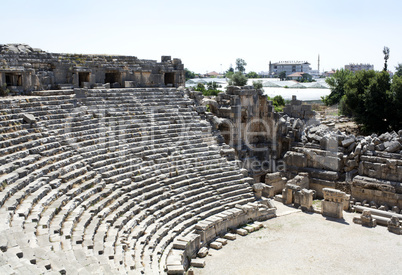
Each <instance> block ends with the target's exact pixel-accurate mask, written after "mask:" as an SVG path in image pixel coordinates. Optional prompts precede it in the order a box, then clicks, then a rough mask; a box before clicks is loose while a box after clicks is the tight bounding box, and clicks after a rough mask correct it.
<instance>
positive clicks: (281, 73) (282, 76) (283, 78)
mask: <svg viewBox="0 0 402 275" xmlns="http://www.w3.org/2000/svg"><path fill="white" fill-rule="evenodd" d="M278 76H279V79H280V80H281V81H282V80H285V79H286V72H285V71H282V72H280V73H279V75H278Z"/></svg>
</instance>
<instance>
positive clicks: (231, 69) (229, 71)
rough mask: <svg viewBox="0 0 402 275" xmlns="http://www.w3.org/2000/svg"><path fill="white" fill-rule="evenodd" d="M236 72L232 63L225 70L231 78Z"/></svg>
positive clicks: (226, 74) (226, 75)
mask: <svg viewBox="0 0 402 275" xmlns="http://www.w3.org/2000/svg"><path fill="white" fill-rule="evenodd" d="M233 74H234V69H233V67H232V65H230V67H229V69H228V70H227V71H226V72H225V77H227V78H230V77H231V76H232V75H233Z"/></svg>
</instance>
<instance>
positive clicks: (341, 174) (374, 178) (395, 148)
mask: <svg viewBox="0 0 402 275" xmlns="http://www.w3.org/2000/svg"><path fill="white" fill-rule="evenodd" d="M401 141H402V131H400V132H399V133H396V132H392V133H385V134H382V135H380V136H377V135H375V134H373V135H371V136H367V137H362V136H358V137H355V136H354V135H346V134H345V133H342V132H340V131H337V132H334V131H331V130H330V128H328V127H327V126H325V125H318V126H308V127H307V128H306V129H305V130H304V131H303V133H302V137H301V139H300V140H299V141H295V142H294V143H293V145H292V148H291V150H290V151H288V152H287V153H286V154H285V156H284V160H285V162H286V164H287V169H288V170H287V176H288V177H292V176H293V175H296V174H297V173H298V172H300V171H304V172H308V173H309V175H310V177H311V184H310V186H311V188H312V189H314V190H316V191H317V195H318V197H322V196H323V193H322V189H323V188H326V187H329V188H336V189H340V190H343V191H345V192H347V193H349V194H351V195H352V198H353V199H354V200H355V201H360V202H362V201H368V202H372V203H371V204H372V205H374V204H375V205H378V206H380V205H385V204H386V205H388V206H398V207H401V205H402V188H401V187H400V186H401V181H402V151H401V148H402V146H401Z"/></svg>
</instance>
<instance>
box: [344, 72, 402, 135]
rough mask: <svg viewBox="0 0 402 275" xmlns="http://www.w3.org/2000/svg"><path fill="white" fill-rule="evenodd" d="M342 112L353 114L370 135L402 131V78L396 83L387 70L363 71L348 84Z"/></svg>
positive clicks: (351, 78) (397, 79)
mask: <svg viewBox="0 0 402 275" xmlns="http://www.w3.org/2000/svg"><path fill="white" fill-rule="evenodd" d="M345 89H346V92H345V95H344V96H343V97H342V100H341V105H340V107H341V108H340V111H341V112H342V114H347V115H352V116H353V117H354V119H355V121H356V122H357V123H358V124H360V125H361V126H362V130H363V131H364V132H367V133H372V132H386V131H389V130H392V129H393V130H399V129H401V128H402V114H401V112H400V111H399V110H401V109H400V108H402V77H399V76H397V75H395V76H394V78H393V80H392V83H391V79H390V76H389V73H388V72H386V71H381V72H374V71H360V72H357V73H356V74H355V75H353V76H351V77H350V79H349V80H348V81H347V83H346V85H345Z"/></svg>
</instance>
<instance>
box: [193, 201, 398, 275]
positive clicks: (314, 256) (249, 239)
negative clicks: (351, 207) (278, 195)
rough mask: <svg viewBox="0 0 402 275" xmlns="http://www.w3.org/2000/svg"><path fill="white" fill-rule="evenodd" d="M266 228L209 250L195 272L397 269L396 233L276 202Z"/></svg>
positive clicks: (377, 271)
mask: <svg viewBox="0 0 402 275" xmlns="http://www.w3.org/2000/svg"><path fill="white" fill-rule="evenodd" d="M276 205H277V207H278V211H277V213H278V215H279V217H277V218H274V219H271V220H269V221H266V222H264V225H265V226H266V228H264V229H261V230H260V231H258V232H254V233H251V234H250V235H248V236H246V237H240V236H238V237H237V240H235V241H231V242H229V243H228V244H227V245H226V246H224V247H223V248H222V249H221V250H219V251H217V250H213V249H211V250H210V253H211V256H207V258H205V259H206V266H205V267H204V268H203V269H200V268H194V271H195V274H323V273H324V274H402V236H399V235H395V234H392V233H389V232H388V231H387V229H386V228H385V227H382V226H377V227H376V228H372V229H371V228H365V227H362V226H361V225H356V224H354V223H353V222H352V219H353V216H355V215H356V214H352V213H346V212H345V213H344V218H345V219H344V220H343V221H342V220H328V219H326V218H325V217H323V216H321V215H320V214H306V213H302V212H297V211H295V209H294V208H290V207H287V206H284V205H282V204H279V203H276Z"/></svg>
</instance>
